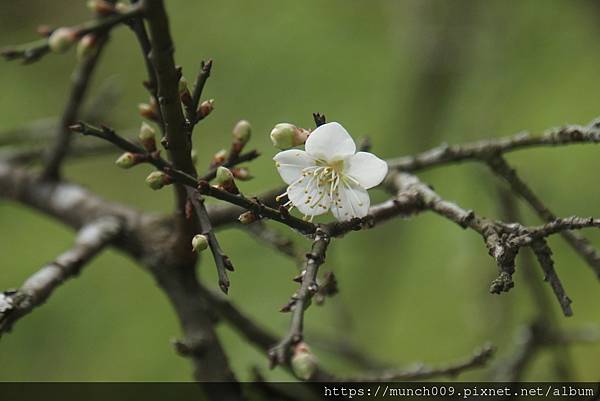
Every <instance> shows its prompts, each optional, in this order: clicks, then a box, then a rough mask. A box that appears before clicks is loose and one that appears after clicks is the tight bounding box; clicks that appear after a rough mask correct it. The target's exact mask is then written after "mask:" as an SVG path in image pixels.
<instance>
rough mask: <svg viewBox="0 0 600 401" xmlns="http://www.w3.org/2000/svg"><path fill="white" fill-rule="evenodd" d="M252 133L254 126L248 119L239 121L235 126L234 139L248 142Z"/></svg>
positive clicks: (244, 142) (239, 141) (242, 142)
mask: <svg viewBox="0 0 600 401" xmlns="http://www.w3.org/2000/svg"><path fill="white" fill-rule="evenodd" d="M251 134H252V126H251V125H250V123H249V122H248V121H246V120H241V121H238V123H237V124H236V125H235V127H234V128H233V139H234V140H235V141H236V142H238V143H240V144H243V145H245V144H247V143H248V141H249V140H250V135H251Z"/></svg>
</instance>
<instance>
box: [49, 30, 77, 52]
mask: <svg viewBox="0 0 600 401" xmlns="http://www.w3.org/2000/svg"><path fill="white" fill-rule="evenodd" d="M76 40H77V34H76V32H75V31H74V30H73V29H71V28H64V27H63V28H58V29H56V30H55V31H54V32H52V35H50V37H49V38H48V46H49V47H50V50H52V51H53V52H55V53H64V52H66V51H67V50H69V48H70V47H71V45H72V44H73V43H75V41H76Z"/></svg>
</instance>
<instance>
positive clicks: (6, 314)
mask: <svg viewBox="0 0 600 401" xmlns="http://www.w3.org/2000/svg"><path fill="white" fill-rule="evenodd" d="M120 228H121V223H120V222H119V220H117V219H115V218H113V217H104V218H101V219H99V220H97V221H95V222H93V223H90V224H88V225H86V226H84V227H83V228H82V229H81V230H80V231H79V233H78V234H77V238H76V239H75V244H74V245H73V247H72V248H71V249H69V250H68V251H66V252H64V253H63V254H61V255H60V256H59V257H57V258H56V259H55V260H54V261H53V262H51V263H49V264H48V265H46V266H44V267H43V268H42V269H40V270H39V271H38V272H37V273H35V274H34V275H33V276H31V277H29V278H28V279H27V280H26V281H25V283H24V284H23V285H22V286H21V288H19V289H18V290H16V291H5V292H4V293H1V294H0V335H1V334H2V333H4V332H7V331H9V330H10V329H11V328H12V326H13V325H14V324H15V322H16V321H17V320H18V319H20V318H22V317H23V316H25V315H27V314H29V313H30V312H31V311H32V310H33V309H34V308H36V307H38V306H40V305H42V304H43V303H44V302H45V301H46V300H47V299H48V297H50V295H51V294H52V292H54V290H56V289H57V288H58V286H60V285H61V284H62V283H63V282H64V281H66V280H67V279H69V278H72V277H73V276H76V275H77V274H78V273H79V272H80V271H81V269H82V268H83V267H84V266H85V265H86V264H88V263H89V262H90V261H91V259H92V258H93V257H94V256H96V255H97V254H98V253H99V252H100V251H101V250H102V249H104V248H105V247H106V246H107V245H108V244H109V243H110V242H111V241H113V240H114V239H115V237H116V236H117V235H118V234H119V232H120Z"/></svg>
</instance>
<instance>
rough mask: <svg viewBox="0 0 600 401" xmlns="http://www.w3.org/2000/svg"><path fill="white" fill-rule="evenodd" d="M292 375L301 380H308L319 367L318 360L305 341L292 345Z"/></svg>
mask: <svg viewBox="0 0 600 401" xmlns="http://www.w3.org/2000/svg"><path fill="white" fill-rule="evenodd" d="M291 365H292V371H293V372H294V375H296V377H298V378H299V379H301V380H310V379H311V378H312V377H313V375H314V374H315V372H316V371H317V369H318V367H319V362H318V360H317V358H316V357H315V355H314V354H313V353H312V352H311V351H310V348H309V347H308V345H306V343H305V342H299V343H298V344H296V346H295V347H294V353H293V355H292V360H291Z"/></svg>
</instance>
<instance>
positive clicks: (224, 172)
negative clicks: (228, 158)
mask: <svg viewBox="0 0 600 401" xmlns="http://www.w3.org/2000/svg"><path fill="white" fill-rule="evenodd" d="M214 185H215V187H217V188H219V189H222V190H224V191H227V192H230V193H232V194H239V193H240V190H239V189H238V187H237V185H235V181H234V179H233V174H232V172H231V170H229V169H228V168H226V167H223V166H219V167H218V168H217V174H216V176H215V180H214Z"/></svg>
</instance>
